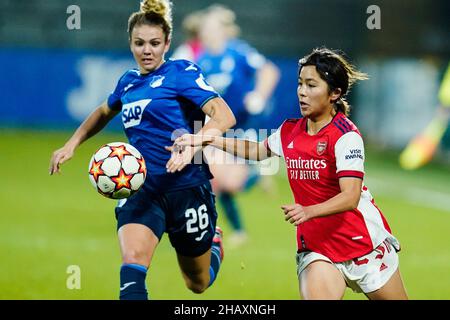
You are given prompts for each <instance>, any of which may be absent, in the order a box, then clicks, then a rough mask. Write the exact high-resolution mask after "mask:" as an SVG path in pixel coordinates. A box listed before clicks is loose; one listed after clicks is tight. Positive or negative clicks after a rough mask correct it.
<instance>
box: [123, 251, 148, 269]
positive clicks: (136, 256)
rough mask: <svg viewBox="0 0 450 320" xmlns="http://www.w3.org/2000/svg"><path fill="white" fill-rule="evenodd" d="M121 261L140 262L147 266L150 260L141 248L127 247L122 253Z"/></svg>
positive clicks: (126, 262) (125, 262)
mask: <svg viewBox="0 0 450 320" xmlns="http://www.w3.org/2000/svg"><path fill="white" fill-rule="evenodd" d="M122 262H123V263H124V264H140V265H143V266H146V267H147V266H148V265H149V262H150V261H149V258H148V257H147V255H146V253H145V252H144V251H143V250H139V249H129V250H127V251H125V252H124V253H123V255H122Z"/></svg>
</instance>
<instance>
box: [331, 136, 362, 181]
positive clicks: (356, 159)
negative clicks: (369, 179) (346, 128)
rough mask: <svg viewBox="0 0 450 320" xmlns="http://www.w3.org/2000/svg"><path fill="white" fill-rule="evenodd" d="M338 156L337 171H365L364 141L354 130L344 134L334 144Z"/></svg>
mask: <svg viewBox="0 0 450 320" xmlns="http://www.w3.org/2000/svg"><path fill="white" fill-rule="evenodd" d="M334 152H335V156H336V173H338V172H340V171H359V172H362V173H364V159H365V155H364V142H363V139H362V138H361V136H360V135H359V134H358V133H356V132H354V131H351V132H348V133H346V134H344V135H343V136H342V137H340V138H339V140H338V141H337V142H336V145H335V146H334Z"/></svg>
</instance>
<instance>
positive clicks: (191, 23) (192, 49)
mask: <svg viewBox="0 0 450 320" xmlns="http://www.w3.org/2000/svg"><path fill="white" fill-rule="evenodd" d="M202 18H203V11H201V10H198V11H194V12H192V13H190V14H189V15H187V16H186V17H185V18H184V19H183V23H182V27H183V31H184V33H185V34H186V37H187V39H186V41H185V42H183V43H182V44H181V45H179V46H178V47H177V48H176V49H175V50H174V52H173V54H172V56H171V57H170V58H171V59H185V60H189V61H193V62H196V61H197V60H198V57H199V56H200V55H201V54H202V53H203V46H202V43H201V41H200V38H199V35H198V33H199V29H200V24H201V23H202Z"/></svg>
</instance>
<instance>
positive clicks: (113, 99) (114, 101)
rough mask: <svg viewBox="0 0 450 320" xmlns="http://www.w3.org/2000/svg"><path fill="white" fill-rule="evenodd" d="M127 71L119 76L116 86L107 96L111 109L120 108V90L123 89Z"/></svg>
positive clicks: (118, 109)
mask: <svg viewBox="0 0 450 320" xmlns="http://www.w3.org/2000/svg"><path fill="white" fill-rule="evenodd" d="M127 73H128V71H127V72H126V73H125V74H124V75H123V76H122V77H120V79H119V81H117V85H116V88H115V89H114V91H113V92H112V93H111V94H110V95H109V97H108V106H109V107H110V108H111V109H112V110H117V111H120V110H122V100H121V98H122V92H123V90H124V81H123V80H124V77H125V75H126V74H127Z"/></svg>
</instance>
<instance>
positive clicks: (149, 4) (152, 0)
mask: <svg viewBox="0 0 450 320" xmlns="http://www.w3.org/2000/svg"><path fill="white" fill-rule="evenodd" d="M140 8H141V10H140V11H139V12H134V13H132V14H131V16H130V18H129V19H128V39H129V40H130V41H131V34H132V32H133V29H134V27H136V26H140V25H150V26H160V27H161V28H162V30H163V32H164V34H165V36H166V41H167V40H169V38H170V37H171V35H172V3H171V2H170V1H168V0H143V1H141V5H140Z"/></svg>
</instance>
